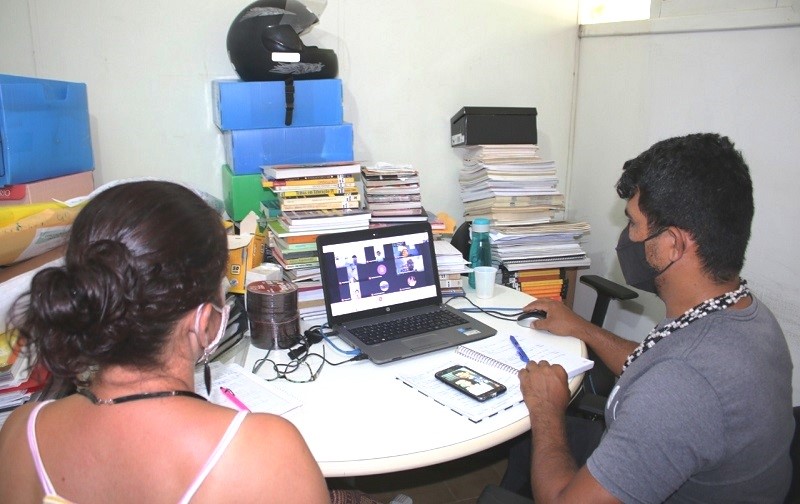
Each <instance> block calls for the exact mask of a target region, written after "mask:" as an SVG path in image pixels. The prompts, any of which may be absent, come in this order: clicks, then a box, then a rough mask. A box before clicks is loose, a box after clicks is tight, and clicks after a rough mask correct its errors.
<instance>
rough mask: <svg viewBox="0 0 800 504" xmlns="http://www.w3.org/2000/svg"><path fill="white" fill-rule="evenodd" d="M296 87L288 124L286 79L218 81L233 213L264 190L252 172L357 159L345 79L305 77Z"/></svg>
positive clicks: (217, 110) (218, 118) (217, 111)
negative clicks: (346, 116) (347, 119)
mask: <svg viewBox="0 0 800 504" xmlns="http://www.w3.org/2000/svg"><path fill="white" fill-rule="evenodd" d="M293 86H294V93H293V95H290V100H293V104H292V106H293V108H290V109H289V110H290V111H291V124H290V125H288V126H287V125H286V124H285V123H286V119H287V103H286V100H287V92H286V91H287V88H286V85H285V84H284V82H283V81H270V82H244V81H241V80H233V79H219V80H215V81H213V82H212V94H213V100H214V103H213V105H214V107H213V108H214V123H215V124H216V125H217V127H218V128H219V129H220V130H221V131H222V132H223V140H224V145H225V162H226V164H227V165H228V167H229V170H230V174H229V178H230V179H231V180H228V183H229V184H228V185H230V186H231V187H232V188H234V189H233V193H232V194H231V197H230V198H229V199H227V200H226V209H227V210H228V214H229V215H231V216H233V215H234V214H236V215H240V214H241V213H242V210H243V208H245V207H247V208H249V207H250V206H252V204H251V201H250V200H252V197H251V196H249V195H250V194H255V193H257V192H258V191H263V189H262V188H261V187H260V186H259V187H249V185H252V184H255V183H256V181H257V178H255V177H252V176H253V175H256V174H257V175H259V176H260V175H261V167H262V166H265V165H282V164H311V163H326V162H336V161H352V159H353V125H352V124H349V123H345V122H343V116H344V110H343V109H344V107H343V104H342V81H341V80H340V79H316V80H302V81H296V82H294V84H293ZM237 193H238V194H237ZM235 200H241V202H242V203H243V204H238V203H234V201H235ZM245 200H247V202H246V203H247V204H246V205H244V203H245ZM228 203H230V204H228ZM253 210H258V208H253Z"/></svg>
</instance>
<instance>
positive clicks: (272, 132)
mask: <svg viewBox="0 0 800 504" xmlns="http://www.w3.org/2000/svg"><path fill="white" fill-rule="evenodd" d="M223 138H224V140H225V160H226V163H227V164H228V166H230V167H231V170H232V171H233V173H234V174H235V175H248V174H259V175H261V167H262V166H265V165H279V164H300V163H323V162H328V161H350V160H352V159H353V125H352V124H349V123H344V124H340V125H337V126H307V127H298V128H267V129H256V130H237V131H226V132H224V133H223Z"/></svg>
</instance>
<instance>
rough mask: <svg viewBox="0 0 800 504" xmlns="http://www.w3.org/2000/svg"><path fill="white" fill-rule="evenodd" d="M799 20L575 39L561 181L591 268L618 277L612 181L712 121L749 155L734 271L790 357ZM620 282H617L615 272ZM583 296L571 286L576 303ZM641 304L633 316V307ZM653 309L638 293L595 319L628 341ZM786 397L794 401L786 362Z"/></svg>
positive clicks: (585, 306)
mask: <svg viewBox="0 0 800 504" xmlns="http://www.w3.org/2000/svg"><path fill="white" fill-rule="evenodd" d="M798 54H800V28H797V27H794V28H774V29H758V30H732V31H712V32H694V33H674V34H657V35H633V36H611V37H599V38H582V39H581V42H580V64H579V84H578V95H577V96H578V98H577V112H576V115H577V121H576V130H575V147H574V163H573V166H572V172H571V174H572V180H571V186H570V187H569V188H568V194H569V200H570V206H571V208H573V209H574V217H575V218H578V219H585V220H587V221H588V222H590V223H591V225H592V232H591V235H590V236H589V237H588V240H587V241H586V249H587V251H588V253H589V254H590V256H591V258H592V267H591V270H590V271H591V272H593V273H597V274H601V275H608V276H610V277H612V278H614V279H615V280H617V281H622V276H621V273H620V271H619V265H618V264H617V261H616V255H615V252H614V246H615V245H616V242H617V238H618V237H619V232H620V230H621V229H622V227H623V226H624V225H625V219H624V217H623V214H622V212H623V208H624V205H623V202H622V201H621V200H619V199H618V198H617V196H616V192H615V190H614V183H615V182H616V180H617V178H618V177H619V174H620V173H621V169H622V164H623V162H624V161H626V160H627V159H630V158H632V157H634V156H636V155H637V154H639V153H640V152H641V151H643V150H645V149H646V148H647V147H649V146H650V145H651V144H653V143H654V142H656V141H658V140H661V139H663V138H667V137H670V136H675V135H682V134H687V133H692V132H698V131H715V132H720V133H722V134H725V135H728V136H729V137H730V138H731V139H732V140H733V141H734V142H736V145H737V147H738V148H739V149H741V150H742V152H743V154H744V157H745V159H746V160H747V162H748V164H749V165H750V170H751V175H752V178H753V183H754V190H755V204H756V213H755V220H754V222H753V233H752V238H751V241H750V246H749V249H748V253H747V260H746V263H745V268H744V271H743V277H744V278H746V279H747V280H748V281H749V283H750V286H751V287H752V288H753V290H754V291H755V292H756V294H757V295H758V296H759V297H760V298H761V299H762V300H764V301H765V302H766V303H767V304H768V305H769V307H770V308H771V309H772V311H773V312H774V313H775V315H776V316H777V317H778V320H779V321H780V323H781V325H782V327H783V330H784V332H785V334H786V337H787V340H788V342H789V345H790V349H791V352H792V358H793V361H794V363H795V367H796V368H797V367H800V311H798V306H800V239H798V231H797V229H798V228H797V226H798V222H800V198H798V193H797V187H798V181H799V180H800V176H798V161H797V159H798V155H797V143H798V141H800V58H798ZM623 283H624V282H623ZM591 303H593V296H592V295H591V291H590V290H589V288H588V287H585V286H582V285H581V286H579V290H578V291H577V299H576V309H577V310H578V311H579V312H580V313H583V314H589V313H591V311H590V305H591ZM641 315H644V316H641ZM663 315H664V311H663V307H662V305H661V303H660V302H658V300H657V299H656V298H655V297H654V296H652V295H650V294H646V293H643V294H642V295H641V297H640V298H639V299H638V300H636V301H632V302H628V303H624V309H620V306H618V305H612V308H611V309H610V312H609V317H608V319H607V325H606V327H607V328H609V329H610V330H612V331H615V332H617V333H618V334H621V335H624V336H626V337H629V338H630V339H636V340H640V339H642V338H643V337H644V336H645V335H646V334H647V333H648V332H649V330H650V329H651V328H652V327H653V325H655V323H656V322H657V321H658V320H659V319H660V318H662V317H663ZM793 384H794V403H795V404H800V372H798V371H797V370H796V371H795V377H794V382H793Z"/></svg>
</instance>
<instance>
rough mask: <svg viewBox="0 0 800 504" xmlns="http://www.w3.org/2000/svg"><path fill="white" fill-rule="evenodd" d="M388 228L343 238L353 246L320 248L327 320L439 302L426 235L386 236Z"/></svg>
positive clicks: (344, 243)
mask: <svg viewBox="0 0 800 504" xmlns="http://www.w3.org/2000/svg"><path fill="white" fill-rule="evenodd" d="M396 228H397V229H399V226H398V227H396ZM389 229H392V228H386V229H379V230H376V231H378V232H377V233H375V232H369V231H368V232H366V233H364V232H361V233H359V232H356V233H349V236H352V238H353V240H354V241H346V242H338V243H327V244H322V246H321V250H320V268H321V273H322V276H323V282H322V283H323V288H324V289H325V300H326V303H328V304H329V310H330V314H331V316H333V317H337V316H341V315H349V314H356V313H362V312H364V313H367V312H373V313H375V312H376V311H377V312H378V313H380V312H384V311H385V312H388V311H392V307H397V306H400V305H405V304H407V303H412V304H414V305H417V303H415V302H419V301H428V302H430V303H433V302H435V301H436V300H437V299H439V291H438V282H437V281H436V276H435V275H436V274H437V273H436V265H435V264H434V260H435V259H434V257H433V247H432V244H431V243H430V234H429V232H428V231H425V230H419V229H420V228H419V227H415V229H416V230H419V231H415V232H408V233H403V234H392V233H389V232H388V231H387V230H389ZM406 229H407V228H406ZM423 229H424V228H423ZM328 237H330V235H327V236H326V238H328ZM359 238H363V239H359ZM334 241H336V240H334Z"/></svg>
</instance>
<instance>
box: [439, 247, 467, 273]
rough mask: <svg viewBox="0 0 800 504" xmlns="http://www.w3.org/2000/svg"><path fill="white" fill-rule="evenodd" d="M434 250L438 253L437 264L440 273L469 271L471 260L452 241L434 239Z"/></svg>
mask: <svg viewBox="0 0 800 504" xmlns="http://www.w3.org/2000/svg"><path fill="white" fill-rule="evenodd" d="M433 250H434V253H435V254H436V264H437V265H438V266H439V274H440V275H441V274H449V273H458V274H461V273H469V272H470V271H471V269H470V267H469V261H467V260H466V259H464V257H463V256H462V255H461V252H459V251H458V249H457V248H455V247H454V246H453V245H452V244H451V243H450V242H448V241H444V240H434V241H433Z"/></svg>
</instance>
